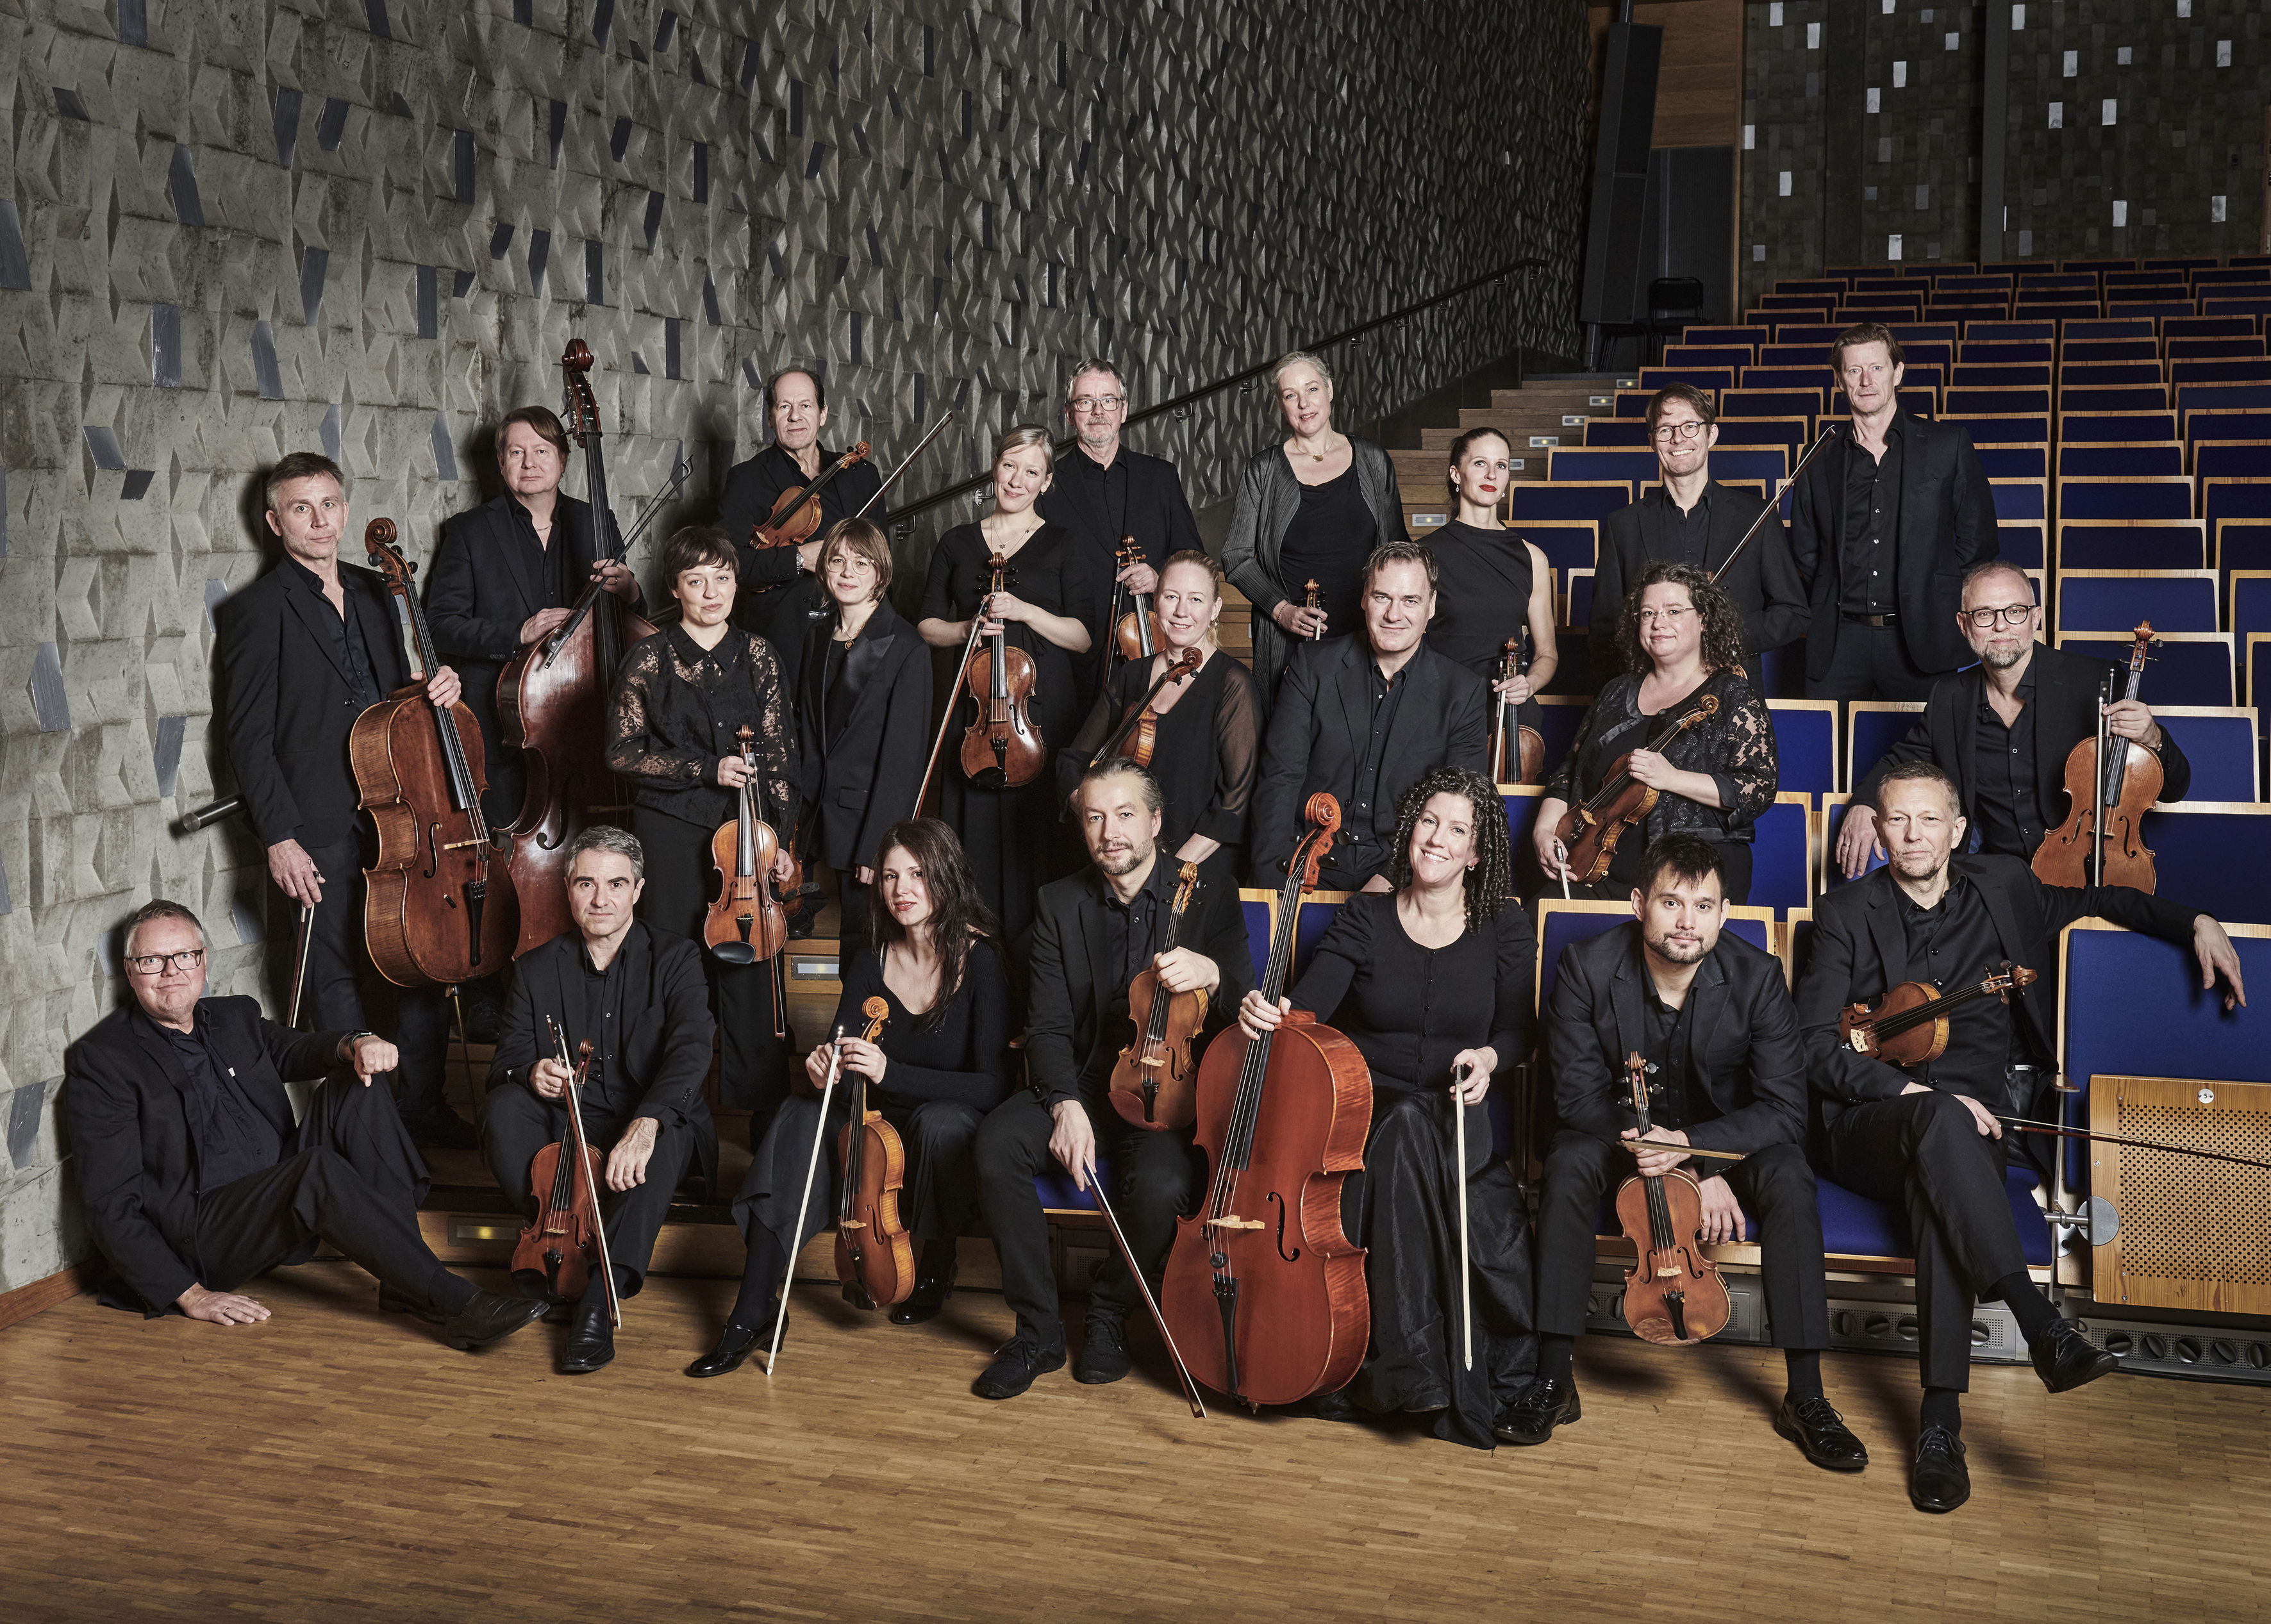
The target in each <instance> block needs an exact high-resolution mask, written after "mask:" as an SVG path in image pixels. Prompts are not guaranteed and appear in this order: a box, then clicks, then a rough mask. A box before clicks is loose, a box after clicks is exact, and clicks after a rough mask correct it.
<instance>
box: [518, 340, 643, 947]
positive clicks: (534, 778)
mask: <svg viewBox="0 0 2271 1624" xmlns="http://www.w3.org/2000/svg"><path fill="white" fill-rule="evenodd" d="M560 366H561V370H562V375H563V376H564V377H565V379H566V384H567V396H568V399H567V407H568V410H567V412H566V413H565V416H566V420H567V428H568V432H569V433H570V434H571V435H573V436H575V438H576V443H577V446H578V447H579V448H581V450H582V451H583V453H584V470H585V475H586V477H587V479H588V480H589V481H590V483H589V485H588V487H587V489H586V492H585V494H586V495H587V497H588V498H589V500H590V503H591V508H592V557H593V559H594V560H595V561H597V562H603V563H604V562H622V555H623V550H624V541H623V538H622V533H621V532H620V531H619V530H618V529H617V528H616V525H615V514H614V508H613V507H612V506H611V505H610V503H609V501H608V495H607V458H606V455H605V453H604V452H603V451H601V449H600V440H601V436H600V429H599V401H598V399H596V397H594V396H593V394H592V381H591V371H592V352H591V349H590V347H589V346H587V345H585V342H584V340H583V339H570V341H569V344H568V349H567V353H566V354H563V355H562V356H561V358H560ZM553 545H554V546H555V547H556V546H562V545H564V542H563V540H562V538H561V537H560V536H559V535H558V534H555V536H554V538H553ZM653 635H654V627H653V626H652V625H651V624H650V623H648V622H646V621H644V620H643V619H641V618H640V617H639V616H638V615H635V614H633V613H632V612H631V611H630V610H629V609H628V608H626V607H623V604H622V600H619V599H618V598H617V597H616V596H615V595H614V593H613V592H609V591H607V589H606V588H605V587H603V586H601V585H599V582H597V581H596V580H594V581H587V582H585V585H584V589H583V590H582V591H581V592H578V593H577V595H576V600H575V602H574V603H572V604H571V605H570V606H569V612H568V619H567V620H566V622H564V623H562V625H561V626H560V627H559V628H558V629H555V631H554V632H553V633H552V634H551V636H549V637H542V638H540V639H539V640H538V641H536V642H534V643H532V644H529V645H528V646H527V647H526V648H525V649H523V650H521V651H520V652H519V653H517V654H516V655H514V656H513V658H512V659H511V661H510V663H509V664H508V665H507V666H506V667H505V668H504V669H503V671H501V672H499V673H498V674H497V685H496V699H497V736H498V739H499V741H501V742H502V743H503V744H504V745H505V747H506V748H507V749H517V750H518V751H520V753H521V759H522V760H523V761H524V762H525V764H526V765H527V769H528V791H527V793H526V795H525V797H524V798H523V800H522V801H521V805H520V813H519V816H517V817H515V818H514V819H513V822H512V827H511V829H510V831H508V832H509V833H510V834H511V835H512V837H513V839H514V845H513V854H512V880H513V888H514V890H516V891H517V892H518V894H519V897H520V940H519V943H518V945H517V946H516V947H515V948H514V950H513V953H514V957H518V956H519V955H520V954H523V953H525V952H527V951H529V950H531V949H532V948H537V947H541V946H542V945H543V944H544V943H545V942H549V941H551V940H552V938H553V937H555V936H556V935H560V934H561V933H562V931H564V930H566V929H568V927H569V926H570V922H571V921H570V919H569V915H568V885H567V880H568V846H569V844H570V842H571V841H572V840H574V839H575V838H576V837H577V835H578V834H580V833H582V832H583V831H584V830H585V827H586V826H587V825H589V824H591V823H607V822H609V821H614V822H617V823H628V822H629V817H630V800H631V798H630V793H629V790H628V789H626V788H625V787H624V785H623V781H622V779H621V778H617V777H616V776H615V774H614V772H613V771H611V770H610V769H609V768H608V766H607V696H608V694H609V693H610V692H612V691H613V689H614V684H615V667H617V666H618V665H620V664H621V663H622V657H623V651H624V650H625V649H626V648H629V646H630V645H631V644H634V643H637V641H639V639H640V638H642V637H652V636H653Z"/></svg>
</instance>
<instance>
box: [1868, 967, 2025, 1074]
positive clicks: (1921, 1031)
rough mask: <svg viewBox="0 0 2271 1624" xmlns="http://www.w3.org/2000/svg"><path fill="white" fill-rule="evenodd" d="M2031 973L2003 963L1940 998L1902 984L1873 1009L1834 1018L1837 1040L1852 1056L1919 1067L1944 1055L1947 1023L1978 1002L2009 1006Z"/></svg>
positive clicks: (1930, 989)
mask: <svg viewBox="0 0 2271 1624" xmlns="http://www.w3.org/2000/svg"><path fill="white" fill-rule="evenodd" d="M2035 981H2036V974H2035V972H2033V971H2031V970H2029V969H2028V968H2027V967H2026V966H2025V965H2014V964H2012V963H2011V962H2010V961H2009V960H2008V959H2006V960H2004V961H2003V970H2002V973H2000V974H1997V973H1995V972H1993V971H1992V970H1991V971H1989V972H1988V973H1987V974H1986V975H1985V976H1984V977H1982V978H1981V979H1980V980H1977V981H1974V982H1972V983H1971V984H1970V985H1969V986H1968V987H1960V988H1958V989H1957V990H1956V991H1955V992H1952V993H1942V992H1941V991H1940V989H1939V988H1938V987H1934V986H1932V984H1931V983H1930V982H1928V981H1903V982H1902V983H1901V984H1900V985H1899V986H1898V987H1894V988H1893V989H1892V990H1891V991H1889V992H1888V993H1887V994H1886V995H1884V996H1883V997H1881V998H1880V999H1878V1000H1877V1001H1876V1002H1874V1003H1867V1002H1864V1003H1857V1004H1848V1005H1847V1006H1846V1007H1845V1008H1844V1009H1842V1010H1840V1011H1839V1012H1838V1016H1837V1038H1838V1041H1839V1042H1841V1043H1843V1045H1844V1046H1845V1047H1847V1048H1850V1049H1851V1050H1852V1051H1853V1052H1854V1053H1855V1054H1866V1055H1868V1056H1869V1057H1870V1058H1871V1059H1873V1060H1880V1061H1883V1062H1885V1063H1886V1064H1887V1065H1888V1066H1921V1065H1923V1064H1925V1062H1927V1061H1935V1060H1938V1059H1939V1058H1940V1056H1941V1055H1943V1054H1947V1039H1948V1017H1950V1016H1951V1015H1952V1014H1953V1013H1954V1012H1955V1011H1956V1010H1957V1009H1962V1007H1963V1006H1964V1005H1965V1004H1967V1003H1970V1002H1974V1001H1976V1000H1977V999H1981V998H1998V999H2000V1000H2001V1001H2002V1002H2005V1003H2009V1002H2011V990H2012V989H2013V988H2014V987H2031V986H2033V985H2034V983H2035Z"/></svg>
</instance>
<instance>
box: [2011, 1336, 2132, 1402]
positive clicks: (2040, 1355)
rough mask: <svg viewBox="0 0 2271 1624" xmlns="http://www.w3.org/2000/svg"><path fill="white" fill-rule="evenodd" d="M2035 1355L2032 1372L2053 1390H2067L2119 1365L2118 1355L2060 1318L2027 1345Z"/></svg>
mask: <svg viewBox="0 0 2271 1624" xmlns="http://www.w3.org/2000/svg"><path fill="white" fill-rule="evenodd" d="M2027 1347H2028V1350H2029V1352H2031V1353H2033V1355H2034V1358H2035V1374H2036V1375H2038V1376H2040V1377H2041V1378H2042V1379H2043V1385H2044V1387H2046V1388H2048V1389H2050V1390H2051V1392H2053V1393H2066V1392H2071V1391H2073V1390H2074V1389H2075V1388H2077V1387H2080V1386H2081V1385H2082V1384H2083V1383H2084V1382H2095V1381H2096V1380H2097V1378H2098V1377H2100V1376H2110V1375H2111V1374H2113V1373H2114V1372H2115V1371H2117V1370H2118V1369H2120V1368H2121V1356H2120V1355H2119V1354H2118V1353H2108V1352H2106V1351H2105V1350H2104V1349H2103V1348H2101V1347H2098V1346H2097V1345H2095V1344H2094V1343H2092V1342H2091V1341H2090V1339H2089V1337H2085V1336H2083V1335H2082V1334H2081V1332H2080V1331H2078V1330H2075V1329H2074V1322H2073V1321H2072V1320H2060V1321H2059V1322H2057V1323H2056V1324H2054V1325H2052V1326H2051V1328H2050V1329H2049V1330H2046V1331H2044V1333H2043V1334H2042V1335H2041V1336H2039V1337H2035V1338H2034V1339H2033V1340H2032V1341H2030V1342H2029V1343H2028V1345H2027Z"/></svg>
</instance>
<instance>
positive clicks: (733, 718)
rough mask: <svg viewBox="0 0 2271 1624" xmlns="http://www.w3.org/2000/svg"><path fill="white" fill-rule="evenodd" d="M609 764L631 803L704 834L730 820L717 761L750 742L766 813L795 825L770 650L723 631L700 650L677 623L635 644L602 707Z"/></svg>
mask: <svg viewBox="0 0 2271 1624" xmlns="http://www.w3.org/2000/svg"><path fill="white" fill-rule="evenodd" d="M607 715H608V735H607V765H609V766H610V767H612V768H614V770H615V771H617V772H620V773H622V775H623V776H624V777H625V778H628V779H629V780H630V786H631V800H632V801H633V802H635V803H636V804H637V805H639V806H642V807H644V808H647V809H648V810H649V811H651V812H660V813H664V814H666V815H667V816H671V817H674V818H679V819H681V820H683V821H684V822H686V823H695V824H698V825H699V826H701V827H702V828H704V829H715V828H716V827H717V826H718V825H719V824H720V823H724V822H726V819H728V818H730V817H732V816H733V812H734V803H735V800H736V797H735V795H734V793H733V791H732V790H730V789H725V788H721V787H720V786H719V783H718V772H717V767H718V763H719V760H720V759H721V758H722V757H724V756H731V755H733V754H734V753H735V752H736V751H738V750H739V749H741V743H740V741H739V740H737V739H736V738H735V737H734V736H733V735H734V734H735V732H736V731H737V730H738V729H740V728H742V727H747V728H748V729H749V730H750V732H752V733H753V734H756V739H755V740H754V741H753V742H754V744H755V746H756V755H757V772H758V780H759V783H760V785H761V786H762V788H763V808H762V810H763V816H765V817H766V818H767V820H768V821H769V822H770V823H771V824H772V825H773V827H774V828H775V829H778V830H789V829H793V828H794V827H795V826H796V813H797V793H796V781H795V778H793V775H792V773H791V771H790V764H791V763H792V762H793V761H794V759H795V757H796V749H795V737H794V734H793V731H792V727H791V724H790V721H789V708H788V700H787V697H786V693H785V692H784V690H783V688H782V684H781V675H780V666H779V664H778V662H777V661H776V660H775V659H773V651H772V645H771V644H769V643H767V642H766V641H765V640H764V639H763V637H753V636H751V635H750V634H749V633H748V632H746V631H743V630H741V629H740V628H739V627H728V628H727V629H726V635H725V637H722V638H720V639H719V644H718V646H717V647H716V648H714V649H710V650H706V651H705V650H704V648H703V647H702V645H701V644H698V643H696V642H695V640H694V639H693V638H692V637H689V636H687V634H686V629H685V628H684V627H683V626H676V625H674V626H668V627H666V628H664V629H662V630H660V631H659V632H657V633H655V634H654V636H652V637H644V638H642V639H641V640H640V641H638V642H637V643H635V644H632V645H631V648H630V651H629V652H628V653H626V654H625V655H624V656H623V663H622V666H621V667H619V668H618V669H617V671H616V673H615V691H614V698H613V700H612V702H611V703H610V704H609V706H608V712H607Z"/></svg>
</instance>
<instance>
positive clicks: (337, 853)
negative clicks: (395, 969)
mask: <svg viewBox="0 0 2271 1624" xmlns="http://www.w3.org/2000/svg"><path fill="white" fill-rule="evenodd" d="M308 856H309V859H310V860H313V861H314V863H315V865H316V871H317V872H318V873H320V874H321V875H323V876H324V899H323V901H321V902H319V903H317V904H316V915H315V918H314V919H312V920H309V942H308V981H307V986H306V988H305V990H304V991H303V993H302V997H303V998H304V1000H305V1002H306V1006H307V1012H306V1017H305V1018H306V1019H307V1020H308V1021H309V1024H310V1026H312V1027H313V1028H315V1029H316V1030H318V1031H321V1030H324V1029H340V1030H346V1031H354V1030H356V1029H359V1028H363V1027H372V1028H376V1026H377V1025H378V1024H379V1023H378V1022H377V1021H374V1020H372V1019H370V1018H368V1017H366V1016H365V1015H364V1013H363V1001H362V994H361V990H360V988H359V987H357V985H356V978H357V976H358V974H359V973H361V972H363V971H365V970H369V973H370V977H371V980H372V981H373V983H374V984H375V985H376V986H379V987H384V988H385V992H384V993H383V994H382V995H381V996H382V997H384V996H386V995H391V997H392V1000H393V1005H394V1021H393V1031H392V1034H391V1035H392V1037H393V1039H394V1044H395V1047H397V1048H398V1049H400V1050H401V1051H402V1065H401V1068H400V1069H398V1071H396V1072H395V1074H394V1079H393V1097H394V1102H395V1106H396V1107H397V1108H398V1110H400V1112H401V1113H402V1114H403V1115H404V1116H406V1117H408V1118H412V1119H413V1120H414V1119H416V1118H418V1117H421V1116H423V1115H425V1114H426V1113H428V1111H431V1110H432V1109H434V1107H436V1106H438V1105H440V1104H441V1103H442V1059H443V1052H444V1050H445V1049H446V1048H447V1047H448V1046H449V1040H450V1007H449V1003H448V1002H447V999H446V997H445V995H444V994H443V989H442V988H441V987H396V986H394V985H393V984H392V983H391V982H388V981H386V980H385V979H384V978H383V977H382V976H380V975H379V973H378V972H377V971H376V969H371V968H370V961H369V957H368V955H367V951H366V950H365V949H364V947H363V945H362V942H363V932H362V918H363V879H362V839H361V836H360V835H349V836H348V837H347V838H346V839H344V840H335V841H333V842H331V844H330V845H329V846H309V848H308ZM284 902H285V905H286V906H287V908H288V907H292V906H293V904H292V901H291V899H290V898H285V899H284ZM382 1018H383V1017H382Z"/></svg>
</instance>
